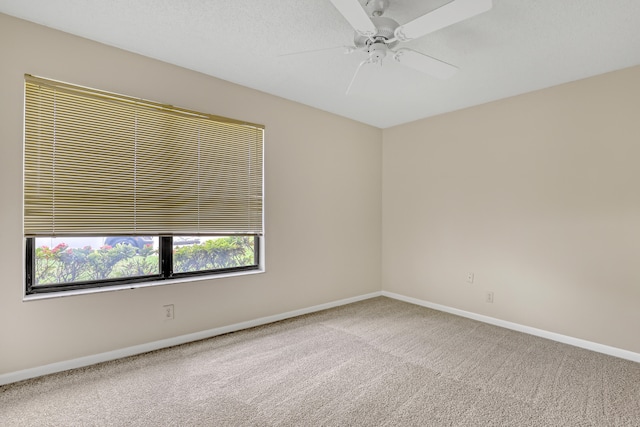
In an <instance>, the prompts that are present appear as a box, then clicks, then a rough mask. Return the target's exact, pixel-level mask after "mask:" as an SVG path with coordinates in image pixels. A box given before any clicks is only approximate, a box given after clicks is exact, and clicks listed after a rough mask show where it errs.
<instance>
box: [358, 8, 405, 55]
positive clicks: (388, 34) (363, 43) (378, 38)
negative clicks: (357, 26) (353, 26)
mask: <svg viewBox="0 0 640 427" xmlns="http://www.w3.org/2000/svg"><path fill="white" fill-rule="evenodd" d="M371 22H373V24H374V25H375V26H376V30H377V32H376V34H375V35H374V36H373V37H367V36H363V35H362V34H360V33H358V32H356V34H355V36H354V38H353V43H354V45H355V46H356V47H357V48H358V49H362V50H365V51H367V52H370V47H371V46H372V45H374V44H377V43H383V44H385V45H386V46H387V47H388V48H393V47H394V46H395V45H397V44H398V41H397V40H395V41H393V42H391V43H387V40H391V39H393V38H394V31H395V30H396V28H398V27H399V26H400V24H398V23H397V22H396V21H394V20H393V19H391V18H383V17H380V16H378V17H375V16H374V17H372V18H371Z"/></svg>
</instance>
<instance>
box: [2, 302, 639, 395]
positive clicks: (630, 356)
mask: <svg viewBox="0 0 640 427" xmlns="http://www.w3.org/2000/svg"><path fill="white" fill-rule="evenodd" d="M378 296H385V297H388V298H393V299H397V300H399V301H404V302H408V303H411V304H415V305H419V306H422V307H427V308H432V309H434V310H438V311H443V312H445V313H451V314H455V315H457V316H462V317H467V318H469V319H473V320H478V321H480V322H484V323H488V324H491V325H496V326H500V327H503V328H507V329H512V330H514V331H518V332H523V333H525V334H529V335H535V336H538V337H542V338H547V339H550V340H553V341H558V342H561V343H564V344H569V345H572V346H575V347H580V348H584V349H587V350H591V351H596V352H598V353H603V354H608V355H610V356H615V357H619V358H621V359H627V360H631V361H634V362H638V363H640V354H638V353H634V352H632V351H628V350H623V349H619V348H616V347H610V346H607V345H603V344H598V343H594V342H591V341H586V340H582V339H579V338H573V337H569V336H566V335H561V334H557V333H554V332H549V331H545V330H542V329H536V328H532V327H529V326H524V325H520V324H517V323H513V322H508V321H506V320H500V319H496V318H493V317H489V316H484V315H482V314H476V313H472V312H469V311H464V310H459V309H457V308H452V307H448V306H445V305H440V304H435V303H432V302H428V301H424V300H420V299H417V298H412V297H407V296H404V295H400V294H396V293H393V292H387V291H380V292H372V293H370V294H365V295H359V296H356V297H352V298H346V299H342V300H338V301H333V302H329V303H326V304H320V305H314V306H312V307H307V308H302V309H299V310H294V311H289V312H286V313H282V314H276V315H273V316H267V317H261V318H259V319H254V320H249V321H246V322H241V323H236V324H233V325H229V326H222V327H219V328H214V329H209V330H206V331H201V332H195V333H192V334H187V335H181V336H178V337H173V338H167V339H164V340H160V341H154V342H150V343H146V344H140V345H136V346H132V347H127V348H122V349H119V350H113V351H108V352H105V353H100V354H95V355H91V356H85V357H79V358H77V359H72V360H67V361H63V362H57V363H51V364H49V365H44V366H38V367H35V368H30V369H24V370H21V371H16V372H10V373H7V374H2V375H0V385H4V384H10V383H14V382H18V381H22V380H26V379H29V378H35V377H40V376H43V375H48V374H53V373H56V372H62V371H67V370H69V369H76V368H82V367H84V366H89V365H95V364H96V363H102V362H108V361H110V360H116V359H121V358H123V357H128V356H134V355H136V354H142V353H147V352H149V351H154V350H160V349H162V348H167V347H173V346H175V345H180V344H186V343H188V342H192V341H198V340H202V339H207V338H211V337H215V336H217V335H222V334H227V333H230V332H236V331H240V330H242V329H248V328H253V327H255V326H261V325H266V324H268V323H273V322H278V321H280V320H285V319H289V318H292V317H297V316H302V315H304V314H310V313H314V312H316V311H322V310H326V309H329V308H334V307H339V306H341V305H346V304H351V303H354V302H358V301H363V300H366V299H369V298H374V297H378Z"/></svg>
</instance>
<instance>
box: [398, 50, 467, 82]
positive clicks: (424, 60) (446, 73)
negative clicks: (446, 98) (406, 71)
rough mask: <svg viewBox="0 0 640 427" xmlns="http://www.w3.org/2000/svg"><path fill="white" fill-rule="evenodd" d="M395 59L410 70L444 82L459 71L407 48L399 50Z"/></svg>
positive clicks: (452, 66)
mask: <svg viewBox="0 0 640 427" xmlns="http://www.w3.org/2000/svg"><path fill="white" fill-rule="evenodd" d="M393 59H395V60H396V61H398V62H399V63H401V64H402V65H406V66H407V67H409V68H413V69H414V70H417V71H420V72H423V73H425V74H428V75H430V76H433V77H436V78H438V79H443V80H444V79H448V78H450V77H453V75H454V74H455V73H456V72H457V71H458V67H456V66H454V65H451V64H447V63H446V62H443V61H440V60H439V59H435V58H432V57H430V56H427V55H424V54H422V53H420V52H416V51H415V50H411V49H406V48H403V49H398V50H397V51H396V52H395V54H394V55H393Z"/></svg>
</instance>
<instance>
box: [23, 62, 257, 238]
mask: <svg viewBox="0 0 640 427" xmlns="http://www.w3.org/2000/svg"><path fill="white" fill-rule="evenodd" d="M263 139H264V127H263V126H261V125H256V124H251V123H245V122H242V121H237V120H232V119H226V118H223V117H218V116H213V115H208V114H203V113H198V112H194V111H190V110H186V109H181V108H177V107H173V106H170V105H165V104H160V103H154V102H150V101H146V100H141V99H136V98H131V97H127V96H121V95H116V94H113V93H109V92H104V91H100V90H94V89H88V88H85V87H80V86H74V85H70V84H66V83H61V82H56V81H53V80H47V79H42V78H38V77H33V76H30V75H26V76H25V145H24V233H25V236H55V235H60V236H62V235H71V236H72V235H100V236H108V235H128V234H138V235H143V234H155V235H157V234H187V235H191V234H261V233H262V199H263V194H262V189H263V185H262V178H263V169H262V168H263Z"/></svg>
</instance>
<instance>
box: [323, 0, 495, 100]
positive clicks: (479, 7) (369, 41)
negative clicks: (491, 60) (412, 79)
mask: <svg viewBox="0 0 640 427" xmlns="http://www.w3.org/2000/svg"><path fill="white" fill-rule="evenodd" d="M331 3H333V5H334V6H335V7H336V9H338V11H339V12H340V13H341V14H342V15H343V16H344V17H345V19H346V20H347V21H348V22H349V24H351V26H352V27H353V29H354V30H355V37H354V46H352V47H348V48H347V52H346V53H351V52H355V51H362V52H365V53H367V54H368V55H369V57H368V58H367V59H365V60H364V61H362V62H361V63H360V64H359V65H358V68H356V71H355V74H354V75H353V78H352V79H351V83H350V84H349V87H348V88H347V94H348V93H349V91H350V90H351V86H352V85H353V82H354V81H355V79H356V77H357V75H358V72H359V71H360V69H361V68H362V67H363V66H364V65H366V64H382V60H383V59H384V58H385V57H387V55H389V56H391V57H392V58H393V59H394V60H395V61H396V62H398V63H400V64H402V65H405V66H407V67H410V68H413V69H415V70H418V71H421V72H423V73H425V74H428V75H430V76H433V77H436V78H440V79H446V78H449V77H451V76H453V75H454V74H455V73H456V71H457V70H458V67H456V66H454V65H451V64H448V63H446V62H443V61H440V60H439V59H436V58H432V57H430V56H427V55H425V54H423V53H420V52H417V51H415V50H412V49H408V48H399V49H397V46H398V45H399V44H400V43H403V42H406V41H409V40H413V39H417V38H419V37H422V36H424V35H426V34H429V33H432V32H434V31H437V30H439V29H441V28H444V27H448V26H449V25H453V24H455V23H457V22H460V21H464V20H465V19H468V18H471V17H473V16H475V15H478V14H480V13H483V12H486V11H488V10H489V9H491V7H492V0H452V1H451V2H449V3H447V4H445V5H444V6H441V7H439V8H438V9H435V10H433V11H431V12H429V13H427V14H426V15H423V16H421V17H419V18H416V19H414V20H413V21H410V22H408V23H406V24H403V25H400V24H398V23H397V22H396V21H394V20H393V19H391V18H387V17H384V16H382V15H384V13H385V11H386V10H387V8H388V7H389V0H366V3H365V7H366V9H367V11H365V9H363V7H362V4H361V3H360V1H358V0H331Z"/></svg>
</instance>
